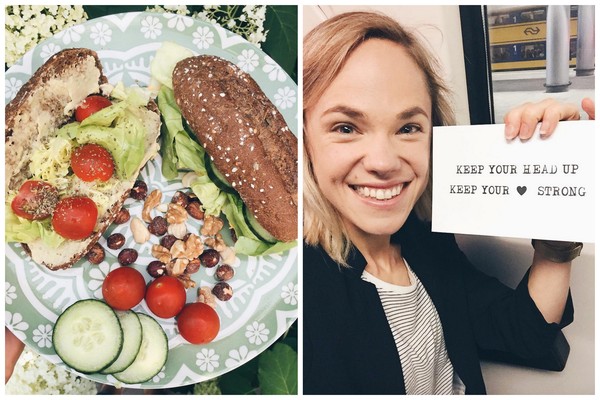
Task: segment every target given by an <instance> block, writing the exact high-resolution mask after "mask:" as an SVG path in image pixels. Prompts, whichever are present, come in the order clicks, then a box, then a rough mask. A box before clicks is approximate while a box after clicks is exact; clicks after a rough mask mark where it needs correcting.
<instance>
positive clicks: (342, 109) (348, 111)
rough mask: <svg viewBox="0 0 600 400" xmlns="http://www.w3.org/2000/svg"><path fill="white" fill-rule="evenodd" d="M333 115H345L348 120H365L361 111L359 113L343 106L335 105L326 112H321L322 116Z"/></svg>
mask: <svg viewBox="0 0 600 400" xmlns="http://www.w3.org/2000/svg"><path fill="white" fill-rule="evenodd" d="M334 113H341V114H344V115H346V116H347V117H349V118H354V119H365V118H366V116H365V114H364V113H363V112H362V111H359V110H357V109H355V108H352V107H349V106H344V105H336V106H333V107H331V108H328V109H327V110H325V111H324V112H323V115H327V114H334Z"/></svg>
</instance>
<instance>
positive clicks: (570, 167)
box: [432, 121, 595, 243]
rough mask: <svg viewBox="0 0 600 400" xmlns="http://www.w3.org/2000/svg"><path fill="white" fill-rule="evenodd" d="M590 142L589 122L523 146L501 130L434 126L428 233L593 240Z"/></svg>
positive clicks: (536, 137) (563, 127)
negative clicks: (431, 192) (430, 218)
mask: <svg viewBox="0 0 600 400" xmlns="http://www.w3.org/2000/svg"><path fill="white" fill-rule="evenodd" d="M538 130H539V125H538ZM594 136H595V135H594V121H565V122H560V123H559V124H558V127H557V128H556V131H555V132H554V133H553V134H552V136H550V137H549V138H547V139H542V138H541V137H540V135H539V133H538V132H537V130H536V133H535V134H534V136H533V138H531V139H530V140H529V141H526V142H522V141H521V140H519V139H518V138H517V139H515V140H512V141H510V142H509V141H507V140H506V139H505V138H504V125H474V126H452V127H436V128H433V221H432V223H433V227H432V229H433V231H434V232H452V233H463V234H475V235H486V236H502V237H516V238H535V239H549V240H565V241H578V242H588V243H590V242H594V221H595V207H594V204H595V203H594V189H595V188H594V173H595V171H594V168H595V167H594V148H595V146H594V140H595V138H594Z"/></svg>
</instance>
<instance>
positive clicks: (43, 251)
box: [5, 49, 160, 270]
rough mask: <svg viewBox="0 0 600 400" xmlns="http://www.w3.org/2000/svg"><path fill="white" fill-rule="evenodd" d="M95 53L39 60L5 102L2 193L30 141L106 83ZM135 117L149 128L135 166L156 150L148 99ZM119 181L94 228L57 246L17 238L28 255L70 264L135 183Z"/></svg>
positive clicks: (19, 176)
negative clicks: (143, 148)
mask: <svg viewBox="0 0 600 400" xmlns="http://www.w3.org/2000/svg"><path fill="white" fill-rule="evenodd" d="M107 82H108V80H107V78H106V77H105V76H104V75H103V73H102V65H101V63H100V59H99V58H98V55H97V54H96V52H94V51H92V50H89V49H67V50H63V51H61V52H59V53H57V54H55V55H54V56H52V57H50V59H49V60H48V61H47V62H46V63H45V64H44V65H42V66H41V67H40V68H39V69H38V70H37V71H36V72H35V73H34V74H33V76H32V77H31V79H30V80H29V81H28V82H27V83H26V84H25V85H23V87H22V88H21V90H20V91H19V92H18V93H17V95H16V97H15V98H14V99H13V100H12V101H11V102H10V103H9V104H8V105H7V106H6V107H5V115H6V118H5V145H6V153H5V155H6V183H5V189H6V192H8V191H9V190H13V191H14V190H17V189H18V188H19V187H20V186H21V184H22V183H23V182H24V181H25V180H27V179H28V178H29V177H30V176H29V160H30V158H31V157H30V156H31V153H32V150H33V147H34V146H35V143H38V142H42V141H46V140H48V138H49V137H51V135H52V134H53V133H54V132H55V131H56V130H57V129H58V128H59V127H60V126H62V125H64V124H65V123H66V122H68V121H69V120H70V119H71V118H72V116H73V112H74V109H75V107H76V106H77V105H78V104H79V103H81V101H83V99H85V98H86V97H87V96H88V95H91V94H97V93H100V92H101V90H100V86H101V85H103V84H105V83H107ZM147 108H148V110H143V111H142V114H141V115H140V118H141V119H142V120H143V122H144V126H145V127H146V130H147V131H148V132H149V134H148V136H147V142H146V154H145V157H144V160H143V162H142V163H141V165H140V166H139V169H140V170H141V168H142V167H143V166H144V165H145V164H146V162H147V161H148V160H149V159H150V158H152V157H154V156H155V155H156V153H157V151H158V144H157V143H156V141H157V138H158V135H159V133H160V117H159V115H158V107H157V106H156V104H155V103H154V102H152V101H151V102H150V103H149V104H148V107H147ZM135 176H137V174H134V178H132V179H131V180H129V181H121V182H119V183H118V184H117V185H115V187H114V188H113V192H112V196H111V198H112V201H111V202H110V204H111V205H110V206H109V209H108V210H107V211H106V212H105V213H104V214H102V215H100V216H99V221H98V223H97V224H96V228H95V230H94V233H93V234H92V235H91V236H90V237H88V238H86V239H84V240H66V241H65V242H64V243H63V244H61V245H60V246H59V247H58V248H57V249H52V248H49V247H48V246H46V245H45V244H44V243H43V242H42V241H41V240H36V241H34V242H32V243H28V244H25V243H23V244H22V245H23V248H24V249H25V250H26V251H27V252H28V253H29V255H30V256H31V257H32V259H33V260H34V261H35V262H37V263H39V264H42V265H44V266H46V267H47V268H48V269H51V270H59V269H66V268H70V267H71V266H73V264H75V263H76V262H77V261H79V260H80V259H81V258H82V257H84V256H85V255H86V254H87V253H88V252H89V250H90V249H91V248H92V246H94V244H96V243H97V242H98V240H99V239H100V237H101V236H102V234H103V233H104V232H105V231H106V229H107V228H108V227H109V226H110V224H111V223H112V222H113V221H114V219H115V217H116V215H117V212H118V211H119V210H120V209H121V207H122V206H123V203H124V202H125V200H126V199H127V198H128V197H129V192H130V190H131V188H132V187H133V184H134V182H135V179H136V178H135Z"/></svg>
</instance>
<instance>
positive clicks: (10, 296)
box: [4, 78, 20, 304]
mask: <svg viewBox="0 0 600 400" xmlns="http://www.w3.org/2000/svg"><path fill="white" fill-rule="evenodd" d="M13 79H15V78H11V80H13ZM19 87H20V85H19ZM17 90H18V89H17ZM6 91H7V93H8V82H7V83H6ZM11 93H12V92H11ZM12 96H14V95H12ZM12 96H11V97H12ZM4 292H5V293H4V302H5V303H6V304H12V302H13V300H15V299H16V298H17V288H16V287H15V286H13V285H11V284H10V283H9V282H6V283H5V285H4Z"/></svg>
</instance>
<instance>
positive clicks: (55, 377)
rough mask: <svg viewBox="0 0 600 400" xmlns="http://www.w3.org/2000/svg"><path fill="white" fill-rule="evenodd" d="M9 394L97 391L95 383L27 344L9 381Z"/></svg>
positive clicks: (90, 392) (84, 392) (92, 392)
mask: <svg viewBox="0 0 600 400" xmlns="http://www.w3.org/2000/svg"><path fill="white" fill-rule="evenodd" d="M5 392H6V394H9V395H13V394H46V395H48V394H58V395H60V394H88V395H89V394H96V393H97V387H96V383H95V382H92V381H90V380H89V379H85V378H83V377H81V376H77V375H75V374H74V373H71V372H69V371H68V370H67V369H65V368H63V367H57V366H55V365H54V364H52V363H51V362H50V361H48V360H46V359H45V358H43V357H42V356H40V355H38V354H36V353H34V352H33V351H31V350H30V349H29V348H28V347H25V349H24V350H23V352H22V353H21V356H20V357H19V360H18V361H17V364H16V365H15V370H14V372H13V374H12V376H11V378H10V380H9V381H8V382H7V383H6V387H5Z"/></svg>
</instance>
